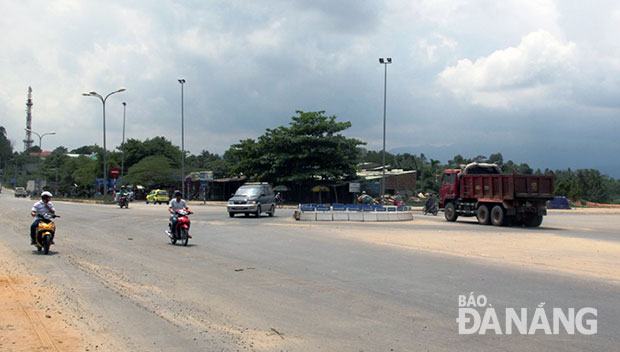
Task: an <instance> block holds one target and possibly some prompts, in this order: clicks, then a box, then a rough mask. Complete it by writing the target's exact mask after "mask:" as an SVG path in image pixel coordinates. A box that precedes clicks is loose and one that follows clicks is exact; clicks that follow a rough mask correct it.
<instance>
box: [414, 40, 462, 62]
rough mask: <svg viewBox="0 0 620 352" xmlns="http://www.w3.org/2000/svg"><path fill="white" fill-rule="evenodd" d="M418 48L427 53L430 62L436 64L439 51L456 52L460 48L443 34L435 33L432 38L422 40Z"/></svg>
mask: <svg viewBox="0 0 620 352" xmlns="http://www.w3.org/2000/svg"><path fill="white" fill-rule="evenodd" d="M418 46H419V47H420V48H421V49H422V50H424V51H425V52H426V57H427V58H428V61H430V62H434V61H435V60H436V53H437V51H438V50H441V49H449V50H454V49H455V48H456V47H457V46H458V43H457V42H456V41H455V40H453V39H450V38H448V37H446V36H444V35H442V34H439V33H434V34H433V35H432V36H431V37H430V38H423V39H420V41H419V42H418Z"/></svg>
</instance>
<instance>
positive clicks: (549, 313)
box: [456, 292, 598, 335]
mask: <svg viewBox="0 0 620 352" xmlns="http://www.w3.org/2000/svg"><path fill="white" fill-rule="evenodd" d="M458 306H459V315H458V318H456V323H457V324H458V327H459V335H472V334H479V335H485V334H487V333H489V334H496V335H512V334H520V335H535V334H545V335H559V334H568V335H574V334H575V333H578V334H582V335H594V334H596V333H597V328H598V324H597V322H598V321H597V319H596V318H597V310H596V309H595V308H591V307H583V308H579V309H576V308H566V309H562V308H555V307H553V308H545V303H544V302H541V303H540V304H538V305H537V307H535V308H509V307H507V308H505V309H496V308H495V307H493V305H492V304H490V303H489V301H488V300H487V297H486V296H485V295H474V293H473V292H471V293H470V294H469V295H459V296H458ZM498 313H499V315H498ZM502 313H503V314H502ZM500 316H503V317H504V318H503V319H500V318H499V317H500Z"/></svg>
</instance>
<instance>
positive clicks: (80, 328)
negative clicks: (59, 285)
mask: <svg viewBox="0 0 620 352" xmlns="http://www.w3.org/2000/svg"><path fill="white" fill-rule="evenodd" d="M15 263H17V256H16V254H15V253H13V252H11V251H10V250H9V249H8V248H7V247H5V246H4V245H2V244H0V351H111V349H109V348H104V346H105V344H102V343H101V342H97V341H96V339H95V338H93V337H92V334H89V332H88V329H87V327H86V326H84V325H83V324H81V323H80V322H79V321H80V318H79V315H78V314H77V313H76V312H73V311H72V310H71V309H70V308H69V307H67V306H66V305H64V304H62V303H61V301H60V300H59V299H58V290H57V289H56V288H55V287H54V286H53V285H52V284H51V283H50V282H48V281H47V280H45V279H44V278H41V277H36V276H33V275H31V274H30V273H28V272H26V271H25V270H24V269H23V268H22V267H20V266H17V265H15Z"/></svg>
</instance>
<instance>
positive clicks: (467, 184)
mask: <svg viewBox="0 0 620 352" xmlns="http://www.w3.org/2000/svg"><path fill="white" fill-rule="evenodd" d="M460 183H461V184H460V187H459V189H460V198H470V199H472V198H475V199H478V200H483V199H495V200H497V199H502V200H513V199H516V198H543V199H544V198H549V199H551V198H553V176H542V175H514V174H513V175H506V174H502V175H461V176H460Z"/></svg>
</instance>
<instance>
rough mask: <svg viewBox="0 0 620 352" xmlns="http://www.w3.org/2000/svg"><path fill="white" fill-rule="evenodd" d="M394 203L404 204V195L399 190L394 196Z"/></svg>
mask: <svg viewBox="0 0 620 352" xmlns="http://www.w3.org/2000/svg"><path fill="white" fill-rule="evenodd" d="M392 204H394V205H399V206H400V205H403V204H404V202H403V196H401V195H400V192H399V191H396V196H395V197H394V202H393V203H392Z"/></svg>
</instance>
